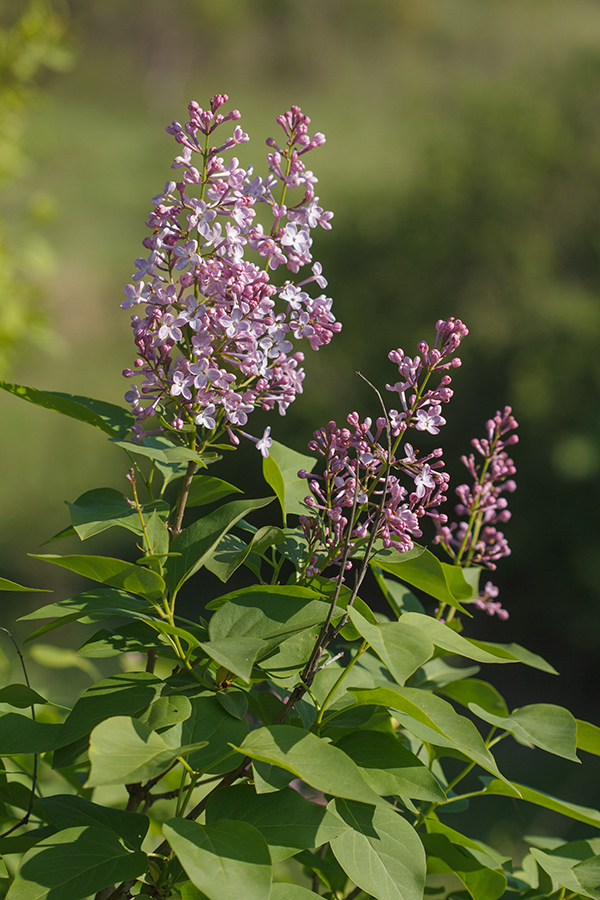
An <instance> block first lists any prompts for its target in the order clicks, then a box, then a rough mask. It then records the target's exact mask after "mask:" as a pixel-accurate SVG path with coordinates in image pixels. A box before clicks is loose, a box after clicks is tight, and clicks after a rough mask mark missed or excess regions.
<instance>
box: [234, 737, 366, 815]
mask: <svg viewBox="0 0 600 900" xmlns="http://www.w3.org/2000/svg"><path fill="white" fill-rule="evenodd" d="M236 750H239V751H240V752H241V753H244V754H245V755H246V756H249V757H250V758H251V759H258V760H260V761H262V762H266V763H272V764H273V765H275V766H279V767H280V768H282V769H285V770H286V771H288V772H292V773H293V774H294V775H296V777H298V778H302V780H303V781H306V782H307V783H308V784H310V785H311V787H314V788H316V790H318V791H324V792H325V793H329V794H333V795H335V796H336V797H347V798H348V799H350V800H360V801H363V802H364V803H376V804H378V803H382V802H383V801H382V800H380V798H379V796H378V795H377V794H376V793H375V791H373V790H372V788H370V787H369V786H368V784H367V782H366V781H365V779H364V778H363V777H362V775H361V773H360V771H359V769H358V767H357V766H356V765H355V764H354V763H353V762H352V760H351V759H350V758H349V757H348V756H346V754H345V753H342V751H341V750H338V749H337V747H333V746H332V745H331V744H328V743H326V742H325V741H323V740H321V739H320V738H318V737H317V736H316V735H314V734H311V733H310V732H306V731H303V730H302V729H300V728H294V727H293V726H292V725H270V726H267V727H263V728H259V729H257V730H256V731H252V732H251V733H250V734H249V735H248V737H247V738H246V739H245V741H244V742H243V744H241V745H240V746H239V747H236Z"/></svg>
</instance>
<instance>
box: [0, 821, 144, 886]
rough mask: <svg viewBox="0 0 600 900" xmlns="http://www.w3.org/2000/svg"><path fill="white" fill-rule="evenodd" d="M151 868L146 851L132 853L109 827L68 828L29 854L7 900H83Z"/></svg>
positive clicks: (46, 840) (45, 840)
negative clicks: (148, 867)
mask: <svg viewBox="0 0 600 900" xmlns="http://www.w3.org/2000/svg"><path fill="white" fill-rule="evenodd" d="M147 866H148V857H147V856H146V854H145V853H142V852H141V850H133V851H130V850H128V849H127V848H126V847H125V846H124V845H123V844H122V843H121V841H120V840H119V838H118V836H117V835H116V834H114V833H113V832H112V831H109V830H108V829H107V828H101V827H99V826H95V825H92V826H83V827H77V828H67V829H65V830H64V831H59V832H58V834H53V835H50V836H49V837H46V838H43V839H42V840H41V841H40V842H39V843H38V844H36V846H35V847H32V848H31V850H28V851H27V853H26V854H25V855H24V857H23V859H22V860H21V866H20V868H19V871H18V872H17V875H16V877H15V880H14V882H13V883H12V884H11V886H10V888H9V889H8V893H7V895H6V900H46V898H48V900H59V898H60V900H82V898H83V897H88V896H89V895H90V894H91V893H94V892H97V891H100V890H102V889H103V888H105V887H108V886H109V885H110V884H114V883H116V882H121V881H128V880H131V879H135V878H138V877H139V876H140V875H142V874H143V873H144V872H145V871H146V868H147Z"/></svg>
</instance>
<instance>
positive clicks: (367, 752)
mask: <svg viewBox="0 0 600 900" xmlns="http://www.w3.org/2000/svg"><path fill="white" fill-rule="evenodd" d="M336 747H338V748H339V749H340V750H343V751H344V753H346V754H347V755H348V756H349V757H350V759H352V760H353V761H354V762H355V763H356V765H357V766H358V767H359V769H360V772H361V775H362V776H363V778H364V779H365V781H366V782H367V784H369V785H370V786H371V787H372V788H373V790H374V791H375V792H376V793H378V794H379V795H380V796H382V797H393V796H400V797H402V799H405V798H410V799H412V800H429V801H430V802H432V803H440V802H444V801H445V799H446V795H445V793H444V791H443V790H442V789H441V787H440V786H439V784H438V782H437V780H436V779H435V777H434V776H433V775H432V774H431V772H430V771H429V769H428V768H427V766H426V765H424V763H422V762H421V760H420V759H417V757H416V756H415V755H414V754H413V753H411V752H410V750H408V749H407V748H406V747H405V746H404V745H403V744H401V743H400V741H399V740H398V738H396V737H394V736H393V735H391V734H385V733H384V732H382V731H355V732H353V733H352V734H347V735H345V736H344V737H342V738H341V739H340V740H339V741H337V743H336Z"/></svg>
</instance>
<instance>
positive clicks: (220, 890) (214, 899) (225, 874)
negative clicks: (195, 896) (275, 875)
mask: <svg viewBox="0 0 600 900" xmlns="http://www.w3.org/2000/svg"><path fill="white" fill-rule="evenodd" d="M163 834H164V836H165V838H166V839H167V840H168V842H169V844H170V845H171V847H172V848H173V850H174V852H175V854H176V856H177V858H178V859H179V862H180V863H181V865H182V866H183V868H184V869H185V872H186V874H187V876H188V878H190V879H191V881H192V882H193V883H194V884H195V885H196V887H198V888H200V890H201V891H203V893H205V894H206V896H207V897H209V898H210V900H240V898H244V900H269V893H270V890H271V857H270V854H269V848H268V846H267V842H266V841H265V839H264V837H263V836H262V834H261V833H260V832H259V831H258V830H257V829H256V828H254V827H253V826H252V825H250V824H248V822H231V821H227V820H224V821H221V822H214V823H213V824H211V825H200V824H199V823H198V822H190V821H189V820H187V819H169V821H168V822H166V824H165V825H163Z"/></svg>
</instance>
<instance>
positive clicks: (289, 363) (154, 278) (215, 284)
mask: <svg viewBox="0 0 600 900" xmlns="http://www.w3.org/2000/svg"><path fill="white" fill-rule="evenodd" d="M227 101H228V97H227V95H226V94H216V95H215V96H214V97H213V98H212V99H211V101H210V105H209V108H207V109H202V108H201V107H200V106H199V105H198V103H196V102H195V101H192V102H191V103H190V104H189V106H188V112H189V121H188V122H186V123H185V124H184V125H182V124H180V123H179V122H177V121H174V122H172V124H171V125H169V126H168V127H167V132H168V133H169V134H171V135H173V137H174V138H175V140H176V142H177V143H178V145H180V147H181V152H180V154H179V155H177V156H176V157H175V159H174V161H173V165H172V168H173V169H174V170H175V171H176V172H178V173H179V174H178V175H177V177H178V178H179V180H177V181H175V180H170V181H168V182H167V183H166V184H165V187H164V190H163V191H162V192H161V193H160V194H158V195H157V196H155V197H154V198H153V200H152V204H153V209H152V211H151V212H150V215H149V216H148V218H147V220H146V225H147V226H148V228H149V229H150V231H151V234H149V235H148V236H147V237H146V238H145V239H144V241H143V245H144V247H145V249H146V250H147V251H149V252H148V255H147V256H145V257H140V258H139V259H137V260H136V262H135V265H136V272H135V274H134V275H133V278H132V283H131V284H128V285H126V287H125V300H124V301H123V303H122V304H121V306H122V307H123V308H124V309H130V308H131V309H132V313H133V314H132V321H131V324H132V327H133V332H134V341H135V344H136V348H137V359H136V360H135V362H134V364H133V366H132V367H131V368H128V369H125V370H124V373H123V374H124V375H125V377H127V378H133V377H135V376H139V377H141V381H140V382H139V384H138V383H136V384H135V386H134V387H132V388H131V389H130V390H129V391H128V392H127V393H126V395H125V396H126V399H127V401H128V402H129V403H130V404H131V407H132V410H133V412H134V415H135V416H136V424H135V427H134V436H135V437H136V438H137V439H139V440H143V438H144V436H145V435H146V434H147V433H149V431H148V428H147V425H148V420H149V419H151V418H153V417H158V419H159V422H160V423H161V424H160V427H161V428H173V429H175V430H176V431H181V430H182V429H185V428H190V429H201V434H202V435H203V438H204V442H205V443H206V441H211V440H212V441H214V440H216V439H217V438H218V437H219V436H220V435H222V434H225V435H226V436H227V437H229V439H230V440H233V441H234V443H235V440H234V439H237V434H238V433H239V434H245V432H242V431H241V429H242V428H243V427H244V426H245V425H246V423H247V421H248V416H249V415H250V414H251V412H252V411H253V410H254V409H256V408H261V409H264V410H270V409H273V408H277V409H278V411H279V413H280V414H281V415H284V414H285V412H286V410H287V408H288V407H289V405H290V404H291V403H292V402H293V401H294V399H295V397H296V396H297V394H299V393H301V392H302V382H303V380H304V369H303V366H302V363H303V361H304V353H303V351H302V350H301V349H297V347H296V345H297V344H298V343H301V342H303V341H305V342H306V343H307V344H308V345H309V346H310V348H311V349H312V350H318V349H319V348H320V347H322V346H324V345H325V344H328V343H329V342H330V340H331V338H332V337H333V335H334V334H336V333H337V332H339V331H340V329H341V325H340V323H339V322H337V321H336V319H335V316H334V314H333V312H332V301H331V299H330V298H329V297H327V296H326V295H325V294H324V293H321V294H319V295H317V296H312V295H311V293H310V292H309V291H308V290H307V287H308V286H309V285H311V284H312V283H313V282H314V283H315V284H316V285H317V287H318V288H320V289H321V290H322V289H323V288H325V287H326V286H327V281H326V279H325V277H324V276H323V270H322V266H321V264H320V263H319V262H318V261H315V260H313V256H312V236H311V232H312V231H313V230H314V228H316V227H317V226H320V227H322V228H324V229H329V228H331V218H332V216H333V213H329V212H326V211H324V210H323V208H322V207H321V206H319V198H318V197H317V196H315V190H314V185H315V184H316V183H317V178H316V177H315V176H314V175H313V173H312V172H311V171H309V170H308V169H307V168H306V165H305V163H304V161H303V158H301V157H303V156H304V154H305V153H307V152H308V151H309V150H313V149H315V148H316V147H319V146H321V145H322V144H323V143H324V141H325V138H324V136H323V135H321V134H319V133H317V134H315V135H313V136H312V137H310V135H309V133H308V125H309V123H310V119H309V118H308V116H305V115H304V114H303V113H302V112H301V110H300V108H299V107H296V106H293V107H292V108H291V110H289V111H288V112H286V113H284V114H283V115H282V116H280V117H279V118H278V122H279V124H280V125H281V126H282V127H283V132H284V136H285V139H286V140H285V141H282V144H283V146H282V147H279V145H277V144H276V143H275V141H274V140H273V139H269V140H268V141H267V144H268V145H269V148H270V149H271V148H275V152H273V153H272V152H269V153H268V155H267V161H268V165H269V170H268V174H267V175H266V176H265V177H264V178H261V177H259V176H258V175H254V170H253V167H252V166H250V167H249V168H247V169H246V168H244V167H242V166H241V165H240V163H239V160H238V159H237V158H236V157H232V158H231V159H230V160H229V162H225V160H224V158H223V157H222V156H221V155H220V154H221V153H223V152H224V151H228V150H232V149H234V148H235V146H236V145H238V144H243V143H246V142H247V141H248V139H249V138H248V135H247V134H246V133H245V132H244V131H243V130H242V128H241V127H240V125H239V124H237V122H238V120H239V119H240V113H239V111H238V110H232V111H230V112H229V113H224V112H222V107H223V106H224V105H225V104H226V103H227ZM227 122H232V123H235V124H234V129H233V134H230V135H229V136H227V137H225V138H223V139H221V142H220V144H219V143H218V142H217V145H215V146H212V144H213V143H214V142H215V139H216V134H215V133H216V132H217V129H219V128H221V126H223V125H224V124H225V123H227ZM278 188H279V191H280V195H279V196H278V198H276V196H275V194H276V191H277V190H278ZM294 189H298V190H299V192H300V193H299V196H298V198H297V199H296V200H295V201H294V203H293V204H291V203H290V200H289V198H290V196H291V194H290V192H291V191H292V190H294ZM298 190H296V192H295V193H298ZM260 209H262V210H264V211H265V213H266V218H267V220H269V217H270V223H271V224H270V226H269V225H268V221H267V225H266V226H265V225H263V224H262V223H257V222H256V221H255V219H256V216H257V212H258V211H259V210H260ZM306 266H311V274H309V275H308V276H304V277H303V278H302V280H300V281H294V280H291V279H281V278H280V279H279V283H275V280H274V275H275V272H276V270H277V269H279V268H280V267H281V270H283V269H287V270H288V271H290V272H292V273H294V274H296V273H298V272H299V271H300V269H302V268H305V267H306ZM138 307H141V308H142V311H143V312H140V313H139V314H138ZM251 439H253V440H255V443H256V445H257V447H258V449H259V450H260V451H261V453H263V454H264V453H268V447H269V439H268V434H267V435H263V437H262V438H260V439H254V438H251Z"/></svg>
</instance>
